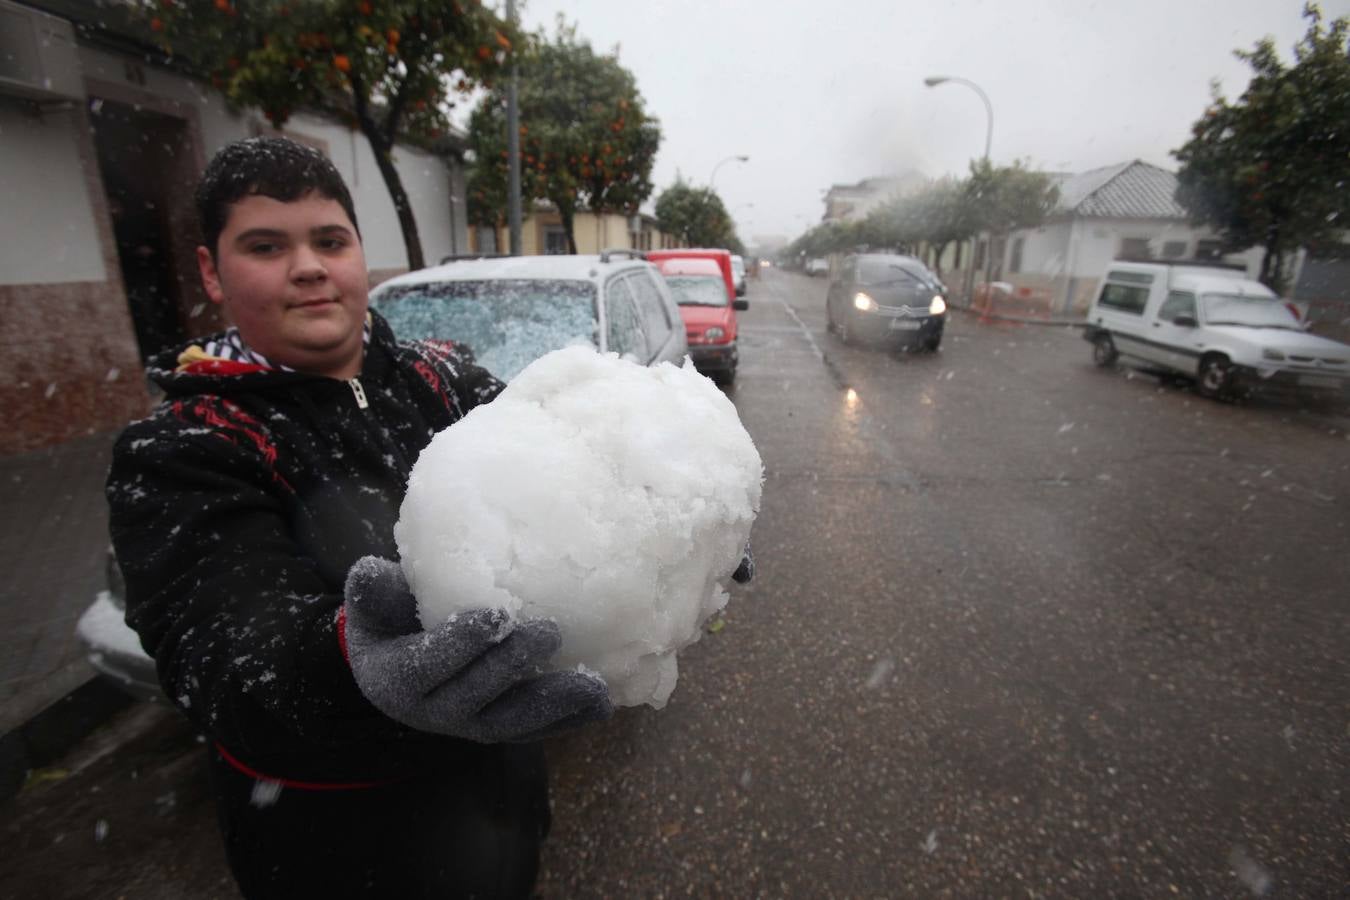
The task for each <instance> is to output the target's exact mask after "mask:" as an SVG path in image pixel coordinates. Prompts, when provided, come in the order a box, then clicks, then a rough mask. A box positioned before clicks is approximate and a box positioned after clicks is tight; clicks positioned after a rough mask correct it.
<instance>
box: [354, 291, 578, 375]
mask: <svg viewBox="0 0 1350 900" xmlns="http://www.w3.org/2000/svg"><path fill="white" fill-rule="evenodd" d="M370 305H371V307H372V308H373V309H374V310H375V311H376V312H378V313H379V314H380V315H382V316H384V317H385V318H386V319H388V320H389V325H390V327H391V328H393V329H394V334H396V335H397V336H398V337H399V339H400V340H405V341H410V340H422V339H425V338H435V339H437V340H449V341H454V342H455V343H458V344H466V345H468V347H469V348H470V349H471V350H473V352H474V355H475V356H476V357H477V358H478V363H479V365H481V366H483V368H485V369H487V370H488V371H489V372H491V373H492V374H493V375H496V376H497V377H498V378H500V379H501V380H502V381H508V382H509V381H510V380H511V379H512V378H515V377H516V375H517V374H519V372H520V370H521V369H523V368H525V367H526V366H527V365H529V364H530V363H531V362H533V361H534V360H536V359H538V358H539V357H541V356H543V355H544V354H546V353H550V352H552V351H554V350H559V349H561V348H563V347H568V346H571V345H573V344H585V345H587V346H590V347H594V346H596V343H595V342H596V335H597V334H598V333H599V320H598V318H597V316H596V311H595V286H594V285H593V284H591V283H590V282H587V281H561V280H543V279H540V280H524V279H522V280H494V281H440V282H433V283H430V284H416V285H408V286H406V287H401V288H392V289H390V290H389V291H388V292H385V293H381V294H380V296H378V297H372V298H371V304H370Z"/></svg>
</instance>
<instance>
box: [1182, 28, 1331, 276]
mask: <svg viewBox="0 0 1350 900" xmlns="http://www.w3.org/2000/svg"><path fill="white" fill-rule="evenodd" d="M1303 15H1304V17H1305V18H1306V19H1307V20H1308V30H1307V33H1306V34H1305V35H1304V37H1303V40H1302V41H1300V42H1299V43H1298V45H1297V46H1295V48H1294V62H1293V64H1292V65H1289V64H1286V63H1285V62H1284V61H1283V60H1281V59H1280V55H1279V53H1278V52H1277V51H1276V49H1275V44H1274V42H1273V41H1271V40H1270V39H1269V38H1267V39H1266V40H1263V41H1261V42H1259V43H1258V44H1257V45H1256V46H1255V48H1253V49H1252V50H1250V51H1243V50H1239V51H1237V56H1238V58H1239V59H1242V60H1244V61H1246V62H1247V63H1248V65H1250V66H1251V67H1252V77H1251V80H1250V81H1249V82H1248V83H1247V89H1246V90H1245V91H1243V93H1242V96H1241V97H1239V98H1238V99H1237V100H1236V101H1233V102H1230V101H1228V100H1225V99H1224V97H1223V95H1222V94H1220V93H1219V91H1218V88H1217V86H1215V88H1214V95H1213V100H1212V101H1211V102H1210V105H1209V108H1208V109H1206V110H1205V113H1204V115H1202V116H1201V117H1200V119H1199V120H1198V121H1197V122H1196V123H1195V125H1194V126H1192V128H1191V139H1190V140H1189V141H1187V142H1186V143H1185V144H1184V145H1183V146H1182V147H1181V148H1180V149H1177V150H1174V151H1172V155H1173V156H1175V157H1176V158H1177V161H1178V162H1179V163H1180V164H1181V168H1180V171H1178V172H1177V193H1176V198H1177V201H1178V202H1179V203H1181V205H1182V206H1184V207H1185V208H1186V211H1187V212H1188V213H1189V214H1190V217H1191V220H1192V221H1193V222H1194V223H1196V224H1200V225H1210V226H1212V227H1213V228H1214V229H1215V230H1216V231H1218V233H1219V235H1220V236H1221V237H1222V239H1223V242H1224V246H1225V249H1227V250H1230V251H1238V250H1244V249H1246V248H1247V247H1252V246H1261V247H1264V248H1265V253H1264V254H1263V256H1262V259H1261V275H1260V278H1261V281H1263V282H1264V283H1265V284H1267V285H1268V286H1270V287H1271V288H1274V289H1275V290H1277V291H1281V290H1284V289H1285V288H1287V287H1288V284H1287V282H1288V280H1289V274H1288V272H1286V270H1285V262H1286V256H1287V255H1288V254H1289V253H1291V252H1293V251H1295V250H1297V249H1298V248H1299V247H1300V246H1305V245H1309V244H1313V243H1316V242H1318V241H1321V240H1330V241H1331V242H1333V243H1334V242H1336V241H1337V238H1338V235H1339V232H1340V231H1341V229H1344V228H1345V227H1346V215H1347V212H1348V211H1350V17H1344V16H1342V17H1340V18H1337V19H1334V20H1332V21H1331V22H1330V23H1329V25H1328V27H1326V28H1323V27H1322V12H1321V10H1320V9H1319V8H1318V7H1317V6H1316V5H1314V4H1309V5H1308V6H1306V7H1305V8H1304V12H1303Z"/></svg>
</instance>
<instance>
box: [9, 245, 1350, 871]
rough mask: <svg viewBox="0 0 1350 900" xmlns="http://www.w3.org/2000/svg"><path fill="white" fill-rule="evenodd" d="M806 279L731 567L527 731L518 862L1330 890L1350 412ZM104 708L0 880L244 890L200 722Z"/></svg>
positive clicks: (768, 395)
mask: <svg viewBox="0 0 1350 900" xmlns="http://www.w3.org/2000/svg"><path fill="white" fill-rule="evenodd" d="M824 291H825V285H824V282H823V281H821V280H819V279H815V280H812V279H808V278H805V277H803V276H799V275H793V274H787V273H781V272H777V271H772V272H769V273H767V275H766V277H765V278H764V279H762V280H760V281H754V282H752V283H751V287H750V295H749V296H750V300H751V309H750V311H749V312H748V313H746V314H744V317H743V319H742V338H743V349H742V366H741V373H740V376H739V379H738V382H737V384H736V386H735V388H734V389H731V390H730V391H729V393H730V395H731V396H732V397H733V399H734V400H735V402H736V404H737V406H738V408H739V410H740V413H741V416H742V419H743V421H744V423H745V425H746V427H747V428H748V429H749V431H750V433H751V434H752V436H753V437H754V438H755V441H756V444H757V445H758V447H759V449H760V452H761V454H762V456H763V459H764V464H765V475H766V480H765V490H764V502H763V509H762V511H761V514H760V517H759V519H758V521H757V522H756V525H755V531H754V546H755V555H756V559H757V561H758V563H759V571H758V574H757V577H756V580H755V581H754V582H753V583H752V584H751V585H749V586H747V587H739V586H737V587H733V588H732V591H731V593H732V598H731V601H730V603H729V604H728V608H727V611H726V616H725V626H724V627H723V628H721V630H720V631H717V632H716V633H709V634H707V635H706V636H705V637H704V638H703V640H702V641H701V642H700V643H699V644H697V645H695V646H694V647H692V648H690V649H689V650H687V651H686V652H685V653H683V654H681V668H682V674H681V677H680V683H679V686H678V687H677V688H676V691H675V694H674V696H673V697H672V699H671V702H670V704H669V705H668V706H667V707H666V708H665V709H664V710H661V711H654V710H650V709H647V708H641V709H633V710H625V711H622V712H621V713H620V714H619V715H618V716H616V718H615V719H614V720H613V721H611V722H609V723H606V724H605V725H603V726H599V727H595V728H592V729H589V730H587V731H585V732H583V733H581V734H578V735H575V736H572V737H569V738H567V739H563V740H558V741H555V742H553V744H552V745H551V748H550V749H551V756H552V760H553V766H554V783H555V787H554V807H555V823H554V831H553V836H552V839H551V840H550V842H549V844H548V845H547V847H546V850H545V857H544V873H543V875H542V878H541V882H540V886H539V888H540V894H541V895H542V896H543V897H546V898H563V897H614V898H627V897H660V896H686V895H688V896H698V897H709V896H733V897H753V896H764V897H789V896H790V897H836V896H837V897H899V896H916V897H936V896H956V897H992V896H1072V897H1103V896H1121V897H1158V896H1163V897H1167V896H1178V895H1179V896H1190V897H1243V896H1255V895H1263V896H1268V897H1318V896H1328V897H1329V896H1343V895H1344V892H1345V885H1346V884H1350V808H1347V803H1346V797H1345V793H1344V792H1345V790H1346V788H1347V785H1348V784H1350V779H1347V772H1350V765H1348V763H1350V672H1347V665H1346V659H1347V655H1348V654H1347V649H1350V628H1347V624H1350V623H1348V622H1347V619H1348V618H1350V606H1348V605H1347V601H1346V597H1347V596H1350V413H1348V412H1347V411H1346V410H1344V409H1336V408H1328V407H1316V408H1313V409H1310V410H1305V409H1299V408H1298V407H1297V406H1295V405H1291V404H1288V403H1278V402H1269V401H1258V402H1253V403H1249V404H1245V405H1241V406H1230V405H1219V404H1215V403H1211V402H1209V401H1205V400H1202V399H1200V398H1198V397H1197V396H1195V395H1194V394H1192V393H1191V392H1190V391H1189V390H1187V389H1185V388H1183V387H1177V386H1171V385H1163V384H1160V383H1159V382H1158V380H1157V379H1155V378H1152V377H1150V376H1146V375H1140V374H1132V373H1129V372H1125V371H1101V370H1097V369H1095V368H1093V367H1092V365H1091V362H1090V352H1089V347H1088V345H1087V344H1086V343H1084V342H1083V341H1082V340H1081V339H1079V338H1078V337H1077V335H1076V333H1074V332H1072V331H1068V330H1060V329H1051V328H1039V327H1012V326H994V325H986V324H979V323H977V322H975V321H974V320H973V319H971V318H968V317H966V316H965V315H964V314H956V315H954V316H953V318H952V321H951V322H950V323H949V327H948V332H947V336H946V339H945V341H944V343H943V347H942V350H941V352H940V353H938V354H935V355H897V354H893V353H888V352H885V351H882V350H875V349H867V348H854V347H844V346H842V345H841V344H840V343H839V342H838V340H837V339H835V338H834V337H833V336H830V335H827V334H826V332H825V320H824V302H823V299H824ZM135 716H139V718H138V719H137V718H135ZM120 726H121V728H122V733H121V734H120V735H116V734H115V735H110V736H105V737H104V738H103V739H102V740H101V742H100V741H92V742H89V744H88V745H86V746H84V747H82V748H81V749H80V751H79V752H78V753H77V754H76V755H75V757H73V758H72V760H70V761H67V763H66V771H65V773H64V774H62V773H60V772H53V773H49V777H48V778H47V779H45V780H43V781H42V782H41V783H39V784H36V785H34V786H32V787H30V788H29V789H28V790H26V791H25V792H24V794H23V795H21V796H20V797H19V798H18V799H17V800H15V801H12V802H10V803H9V804H7V805H6V806H5V807H4V808H2V809H0V839H2V840H3V841H4V847H3V852H0V895H3V896H7V897H29V896H33V897H38V896H61V897H117V896H121V895H125V896H127V897H129V898H130V897H150V898H158V897H165V898H169V897H181V898H198V897H202V898H204V897H230V896H233V892H232V891H231V889H230V888H229V886H228V883H227V882H226V881H224V880H223V878H224V876H223V869H222V868H221V861H220V854H219V851H218V849H217V848H216V846H215V838H214V831H213V825H212V819H211V815H212V814H211V811H210V809H209V807H208V806H207V804H206V797H205V793H204V787H203V785H202V783H201V779H200V766H198V765H197V764H196V760H197V751H196V749H195V746H194V744H193V740H192V736H191V735H190V733H188V732H187V731H186V729H184V728H182V727H181V726H179V725H178V724H177V723H176V720H175V719H174V718H173V716H172V715H171V714H165V713H156V712H155V711H154V710H149V711H146V710H141V711H139V712H137V713H136V714H134V716H133V717H124V718H123V720H122V721H121V722H120ZM105 750H106V752H104V751H105ZM100 753H102V755H100ZM100 820H101V821H104V822H105V824H106V825H107V828H106V830H105V832H104V833H103V837H102V839H101V840H95V827H96V823H97V822H98V821H100Z"/></svg>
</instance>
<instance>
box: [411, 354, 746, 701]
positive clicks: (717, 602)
mask: <svg viewBox="0 0 1350 900" xmlns="http://www.w3.org/2000/svg"><path fill="white" fill-rule="evenodd" d="M762 480H763V470H762V466H761V463H760V458H759V453H758V451H756V450H755V445H754V443H753V442H752V441H751V440H750V435H749V434H747V433H746V431H745V428H744V427H743V426H742V425H741V422H740V419H739V417H738V416H737V414H736V408H735V407H734V406H733V405H732V404H731V402H730V401H729V400H727V398H726V397H725V396H723V394H722V393H721V391H719V390H718V389H717V388H716V387H714V386H713V384H712V382H710V381H709V380H708V379H707V378H705V377H703V376H702V375H699V374H698V373H697V372H696V371H694V369H693V367H692V366H691V365H689V364H688V363H686V365H685V367H684V368H679V367H677V366H673V365H671V364H669V363H663V364H661V365H659V366H656V367H653V368H645V367H643V366H639V365H636V364H634V363H630V362H625V361H623V360H621V359H619V358H618V357H617V356H616V355H614V354H604V355H602V354H599V353H597V352H596V351H594V350H592V349H590V348H586V347H568V348H566V349H563V350H557V351H554V352H553V353H550V354H548V355H547V356H544V357H542V358H540V359H538V360H536V361H535V362H533V363H531V364H530V365H529V366H528V367H526V369H525V370H524V371H522V372H521V373H520V374H519V375H517V376H516V378H515V379H514V380H513V381H512V382H511V384H510V386H508V387H507V388H506V390H505V391H503V392H502V394H501V395H500V396H499V397H497V399H495V400H493V401H492V402H491V403H489V404H487V405H486V406H480V407H478V408H476V409H474V410H473V411H472V412H471V413H469V415H468V416H466V417H465V418H464V419H463V420H461V421H459V422H457V423H456V424H455V425H454V426H452V427H450V428H447V429H445V430H444V431H442V432H440V433H439V434H437V435H436V436H435V438H433V439H432V441H431V443H430V444H429V445H428V446H427V448H426V449H425V450H423V451H422V455H421V457H420V458H419V459H418V460H417V464H416V465H415V466H414V467H413V471H412V476H411V478H410V480H409V483H408V493H407V496H406V498H405V499H404V502H403V507H402V510H401V511H400V517H399V522H398V524H397V525H396V526H395V528H394V537H395V539H396V540H397V542H398V548H399V554H400V555H401V556H402V559H403V569H404V572H405V573H406V574H407V576H408V581H409V583H410V584H411V586H412V589H413V592H414V593H415V594H416V595H417V599H418V603H419V605H420V614H421V618H422V622H423V625H426V626H430V625H432V624H435V623H437V622H441V621H444V620H445V619H446V618H447V617H449V616H450V615H452V614H454V613H456V612H459V611H462V610H468V609H475V608H481V607H500V608H503V609H505V610H507V611H508V612H509V613H511V614H512V615H513V616H515V617H519V618H523V619H533V618H550V619H554V620H556V621H557V622H558V625H559V627H560V629H561V631H562V636H563V646H562V650H561V652H560V653H559V654H558V656H557V657H556V659H555V662H556V665H557V667H558V668H560V669H562V668H567V669H570V668H576V667H577V666H579V665H580V666H585V667H586V668H587V669H591V670H595V671H598V672H599V673H600V674H601V675H603V676H604V678H605V680H606V682H608V684H609V688H610V692H611V695H612V696H613V699H614V702H615V703H616V704H619V705H623V706H636V705H639V704H642V703H647V704H650V705H651V706H654V707H656V708H658V709H659V708H660V707H662V706H664V705H665V703H666V700H667V699H668V698H669V697H670V693H671V691H672V690H674V688H675V681H676V678H677V676H678V670H677V668H676V663H675V654H676V652H677V651H678V650H680V649H681V648H683V647H686V646H688V645H689V644H692V643H693V642H694V641H696V640H698V638H699V635H700V633H701V628H702V625H703V622H704V621H705V620H706V619H707V618H708V617H709V616H710V615H712V614H713V613H715V612H716V611H718V610H719V609H721V608H722V607H723V606H725V605H726V601H727V595H726V592H725V591H724V590H723V589H722V587H721V586H720V585H719V583H718V582H719V579H724V578H726V577H727V576H729V575H730V574H731V573H732V572H733V571H735V569H736V566H737V564H738V563H739V562H740V559H741V551H742V549H743V548H744V546H745V543H746V540H747V539H748V538H749V536H750V526H751V523H752V522H753V521H754V518H755V514H756V512H757V511H758V509H759V499H760V486H761V482H762Z"/></svg>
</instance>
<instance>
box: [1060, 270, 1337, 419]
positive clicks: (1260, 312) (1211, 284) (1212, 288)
mask: <svg viewBox="0 0 1350 900" xmlns="http://www.w3.org/2000/svg"><path fill="white" fill-rule="evenodd" d="M1087 320H1088V324H1087V328H1086V329H1085V330H1084V333H1083V336H1084V337H1085V338H1086V339H1087V340H1088V341H1090V342H1091V343H1092V347H1093V351H1092V355H1093V359H1094V360H1095V361H1096V363H1097V365H1099V366H1109V365H1112V364H1114V363H1115V362H1116V360H1117V359H1122V360H1123V361H1125V362H1128V363H1131V364H1133V365H1135V366H1138V367H1140V368H1144V369H1148V370H1150V371H1155V372H1164V373H1170V374H1177V375H1184V376H1186V377H1188V378H1192V379H1194V380H1195V383H1196V386H1197V388H1198V389H1199V391H1200V393H1201V394H1203V395H1205V396H1206V397H1215V398H1227V397H1232V396H1234V395H1236V394H1238V393H1240V392H1243V391H1244V390H1247V389H1250V388H1252V387H1255V386H1258V385H1263V384H1269V385H1273V386H1280V387H1291V388H1296V389H1301V390H1309V391H1336V392H1340V393H1341V394H1342V395H1350V346H1348V345H1346V344H1342V343H1339V342H1337V341H1333V340H1329V339H1327V338H1324V337H1319V336H1317V335H1313V334H1308V333H1307V332H1306V331H1305V330H1304V328H1305V326H1304V324H1303V322H1302V321H1301V320H1300V317H1299V313H1298V310H1297V308H1296V307H1295V306H1294V305H1293V304H1291V303H1289V302H1287V301H1285V300H1281V299H1280V298H1279V297H1278V296H1276V295H1275V293H1274V292H1273V291H1271V290H1270V288H1268V287H1266V286H1265V285H1263V284H1261V283H1260V282H1256V281H1252V280H1250V279H1248V278H1247V277H1246V275H1245V273H1243V272H1242V271H1238V270H1234V269H1231V268H1227V267H1223V266H1220V265H1214V266H1207V265H1205V264H1204V263H1199V262H1186V263H1162V262H1157V263H1153V262H1121V261H1117V262H1113V263H1112V264H1111V265H1110V266H1108V267H1107V270H1106V276H1105V277H1104V278H1103V279H1102V284H1101V287H1100V288H1099V289H1098V291H1097V296H1096V298H1095V299H1094V300H1093V301H1092V306H1091V307H1090V308H1089V309H1088V315H1087Z"/></svg>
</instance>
